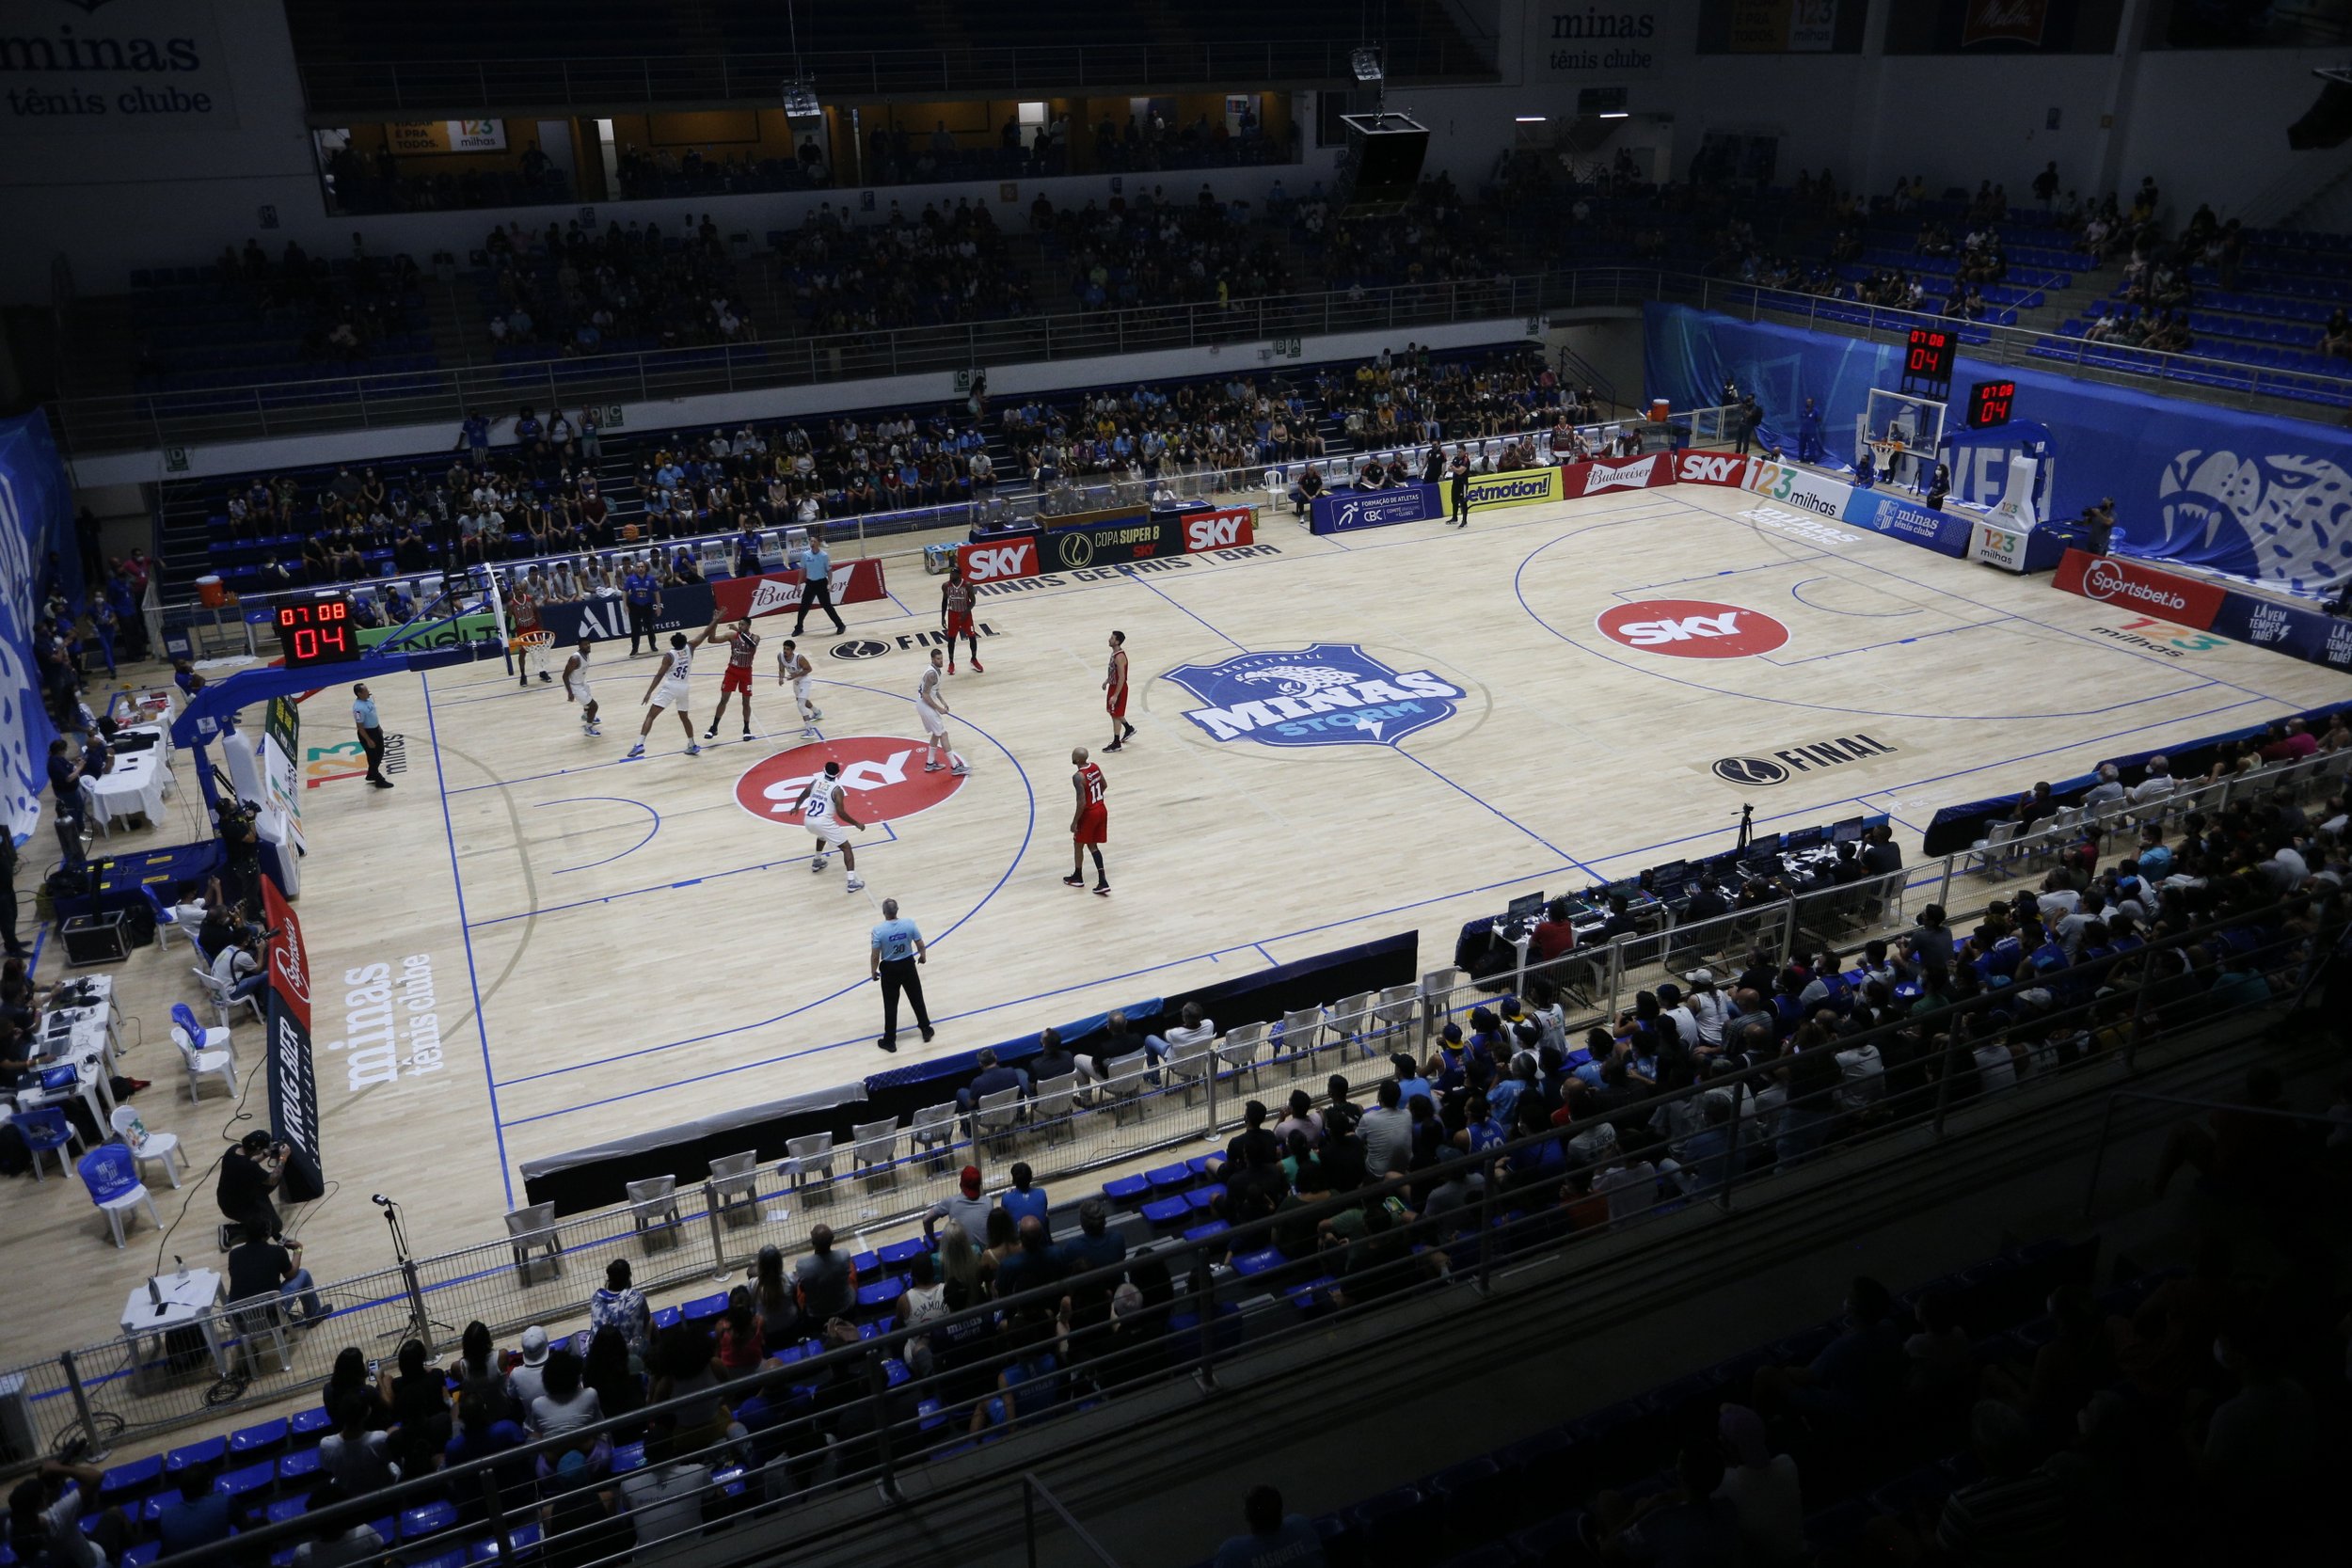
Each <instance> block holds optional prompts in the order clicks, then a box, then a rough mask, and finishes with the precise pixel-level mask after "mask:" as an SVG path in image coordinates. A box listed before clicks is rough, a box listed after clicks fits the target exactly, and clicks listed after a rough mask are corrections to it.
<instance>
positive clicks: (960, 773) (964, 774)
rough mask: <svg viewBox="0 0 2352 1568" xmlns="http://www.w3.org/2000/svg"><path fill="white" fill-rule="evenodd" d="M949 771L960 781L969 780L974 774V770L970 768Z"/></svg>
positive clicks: (950, 769)
mask: <svg viewBox="0 0 2352 1568" xmlns="http://www.w3.org/2000/svg"><path fill="white" fill-rule="evenodd" d="M947 771H948V773H949V774H950V775H952V776H953V777H955V778H959V779H963V778H969V777H971V774H972V769H970V768H949V769H947Z"/></svg>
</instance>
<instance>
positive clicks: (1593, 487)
mask: <svg viewBox="0 0 2352 1568" xmlns="http://www.w3.org/2000/svg"><path fill="white" fill-rule="evenodd" d="M1558 471H1559V474H1560V494H1561V495H1562V497H1563V498H1565V499H1574V498H1576V497H1579V496H1597V495H1598V494H1600V493H1601V492H1602V491H1604V490H1648V489H1652V488H1654V487H1656V486H1658V485H1661V484H1672V483H1675V461H1674V453H1672V452H1667V451H1654V452H1648V453H1645V454H1644V455H1643V456H1640V457H1596V458H1593V459H1591V460H1590V461H1589V462H1584V463H1564V464H1562V465H1561V466H1560V468H1559V470H1558ZM1473 494H1475V492H1473Z"/></svg>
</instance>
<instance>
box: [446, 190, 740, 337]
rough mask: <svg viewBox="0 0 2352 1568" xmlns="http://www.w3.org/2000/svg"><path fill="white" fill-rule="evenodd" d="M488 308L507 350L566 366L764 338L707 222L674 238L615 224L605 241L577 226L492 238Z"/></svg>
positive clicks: (486, 249) (691, 224)
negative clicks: (580, 358)
mask: <svg viewBox="0 0 2352 1568" xmlns="http://www.w3.org/2000/svg"><path fill="white" fill-rule="evenodd" d="M483 255H484V257H485V260H486V261H487V264H488V268H489V272H488V276H487V277H486V279H485V282H484V284H483V300H484V306H485V310H486V311H487V313H488V316H489V332H490V338H491V341H492V342H493V344H494V345H496V346H497V347H498V348H500V349H511V350H516V351H526V350H530V349H533V348H537V349H541V350H554V351H556V352H559V353H561V354H563V355H565V356H574V355H590V354H597V353H602V352H607V351H612V350H619V349H624V348H626V349H654V348H678V347H684V346H688V345H691V344H697V343H721V342H736V341H749V340H752V339H755V338H757V337H758V336H759V333H758V330H757V328H756V326H755V325H754V323H753V322H752V320H751V319H750V317H749V316H748V314H747V313H746V312H745V311H744V309H743V308H742V305H741V303H740V300H739V297H738V295H739V288H738V280H737V277H736V276H735V267H734V263H733V262H732V261H729V260H728V257H727V253H726V250H725V247H724V245H723V243H722V242H721V239H720V236H719V229H718V225H717V224H715V223H713V222H712V221H711V218H710V215H709V214H707V213H706V214H703V216H702V218H701V220H700V221H699V222H697V221H696V220H695V219H694V217H693V216H692V215H691V214H688V215H687V217H686V219H685V221H684V222H683V223H682V224H681V226H680V230H679V232H678V233H675V234H669V233H665V232H664V231H663V230H662V229H661V226H660V224H659V223H658V222H653V221H647V222H644V223H640V222H637V221H636V220H634V219H632V220H631V221H630V222H629V223H628V226H627V227H626V228H624V227H623V226H622V225H621V223H620V222H619V221H618V220H617V219H616V220H614V221H612V222H611V223H609V224H607V225H606V226H605V227H604V229H603V230H601V231H599V230H596V228H595V227H594V226H592V225H590V224H586V223H582V222H581V221H580V219H578V218H573V219H571V220H570V221H569V222H567V223H564V224H557V223H553V222H550V223H548V226H547V228H546V229H544V230H526V229H524V228H523V227H522V226H521V225H520V224H518V223H517V224H510V225H508V226H506V227H503V228H498V229H493V230H490V232H489V235H488V237H487V238H486V239H485V241H484V243H483Z"/></svg>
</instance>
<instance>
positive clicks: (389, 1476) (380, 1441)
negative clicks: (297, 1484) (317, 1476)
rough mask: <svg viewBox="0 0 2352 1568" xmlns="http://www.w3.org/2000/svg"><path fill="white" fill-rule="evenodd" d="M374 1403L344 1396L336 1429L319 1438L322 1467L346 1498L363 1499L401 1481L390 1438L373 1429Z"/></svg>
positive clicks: (356, 1395)
mask: <svg viewBox="0 0 2352 1568" xmlns="http://www.w3.org/2000/svg"><path fill="white" fill-rule="evenodd" d="M375 1408H376V1404H375V1401H374V1400H373V1398H372V1397H371V1396H369V1395H367V1394H364V1393H352V1394H345V1395H344V1396H343V1397H342V1402H340V1403H339V1404H338V1405H337V1406H336V1409H335V1430H334V1431H333V1432H330V1433H327V1434H326V1436H325V1437H323V1438H321V1439H319V1468H320V1470H321V1471H322V1472H324V1473H325V1474H326V1477H327V1479H328V1480H330V1481H333V1482H334V1483H335V1487H336V1490H337V1491H339V1492H341V1493H342V1495H343V1496H344V1497H365V1496H367V1494H369V1493H370V1492H374V1491H378V1490H381V1489H382V1488H384V1487H387V1486H389V1485H391V1484H393V1483H394V1482H395V1481H399V1480H400V1466H399V1465H396V1464H395V1463H393V1461H392V1448H391V1438H390V1435H389V1433H385V1432H383V1431H381V1430H371V1428H370V1426H369V1422H370V1419H371V1418H372V1417H373V1414H374V1411H375Z"/></svg>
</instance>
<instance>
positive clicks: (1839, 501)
mask: <svg viewBox="0 0 2352 1568" xmlns="http://www.w3.org/2000/svg"><path fill="white" fill-rule="evenodd" d="M1747 487H1748V488H1749V489H1751V490H1753V491H1755V492H1756V494H1757V495H1759V496H1770V497H1771V498H1772V499H1774V500H1776V501H1779V502H1780V503H1781V504H1782V505H1784V506H1792V507H1797V508H1800V509H1802V510H1804V511H1806V512H1811V513H1814V514H1816V515H1820V516H1823V517H1835V516H1836V515H1838V514H1839V513H1841V512H1843V511H1844V510H1845V508H1846V498H1847V497H1848V496H1849V495H1851V494H1852V493H1853V486H1852V485H1851V484H1847V483H1844V482H1842V481H1839V480H1835V479H1831V478H1830V477H1828V476H1827V475H1826V474H1817V473H1814V472H1812V471H1811V470H1810V469H1806V468H1800V467H1796V466H1795V465H1794V464H1790V463H1771V462H1767V461H1765V460H1764V459H1762V458H1757V459H1756V460H1754V461H1753V462H1752V463H1750V465H1749V467H1748V477H1747ZM1881 531H1882V532H1883V530H1881Z"/></svg>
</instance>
